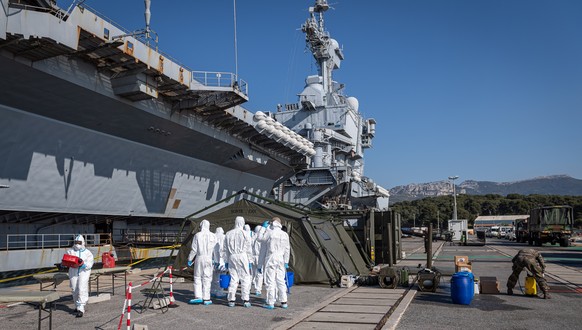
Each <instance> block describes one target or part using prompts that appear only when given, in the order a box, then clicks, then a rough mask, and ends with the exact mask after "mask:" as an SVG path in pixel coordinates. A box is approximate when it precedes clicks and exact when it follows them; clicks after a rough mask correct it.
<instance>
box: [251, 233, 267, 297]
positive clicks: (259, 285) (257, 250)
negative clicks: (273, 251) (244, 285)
mask: <svg viewBox="0 0 582 330" xmlns="http://www.w3.org/2000/svg"><path fill="white" fill-rule="evenodd" d="M261 228H263V227H261V226H256V227H255V235H254V236H253V241H252V244H253V246H252V250H253V281H252V284H253V286H254V288H255V294H256V295H257V296H260V295H261V291H262V290H263V272H262V271H261V272H259V268H264V267H263V266H262V265H260V264H259V256H260V254H261V242H260V241H259V240H258V239H257V236H258V234H259V231H260V230H261ZM261 270H262V269H261Z"/></svg>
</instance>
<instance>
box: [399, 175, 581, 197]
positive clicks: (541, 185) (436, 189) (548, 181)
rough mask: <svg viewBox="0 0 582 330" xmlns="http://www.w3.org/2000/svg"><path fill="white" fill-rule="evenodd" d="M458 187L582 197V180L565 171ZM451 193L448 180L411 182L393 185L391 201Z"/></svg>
mask: <svg viewBox="0 0 582 330" xmlns="http://www.w3.org/2000/svg"><path fill="white" fill-rule="evenodd" d="M455 190H456V192H457V193H458V194H467V195H488V194H496V195H503V196H507V195H509V194H519V195H532V194H541V195H564V196H582V180H580V179H576V178H573V177H571V176H569V175H566V174H559V175H549V176H540V177H535V178H532V179H525V180H519V181H513V182H494V181H477V180H465V181H463V182H461V183H460V184H458V185H455ZM452 194H453V187H452V184H451V182H450V181H448V180H443V181H436V182H428V183H411V184H408V185H403V186H396V187H393V188H391V189H390V203H391V204H392V203H397V202H401V201H410V200H416V199H422V198H426V197H436V196H443V195H452Z"/></svg>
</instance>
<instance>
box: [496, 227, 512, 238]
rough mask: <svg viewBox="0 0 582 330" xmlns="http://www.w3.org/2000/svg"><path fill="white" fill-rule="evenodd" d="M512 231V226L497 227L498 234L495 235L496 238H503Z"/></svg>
mask: <svg viewBox="0 0 582 330" xmlns="http://www.w3.org/2000/svg"><path fill="white" fill-rule="evenodd" d="M512 230H513V227H512V226H499V233H498V234H497V237H498V238H505V236H506V235H507V234H508V233H509V232H510V231H512Z"/></svg>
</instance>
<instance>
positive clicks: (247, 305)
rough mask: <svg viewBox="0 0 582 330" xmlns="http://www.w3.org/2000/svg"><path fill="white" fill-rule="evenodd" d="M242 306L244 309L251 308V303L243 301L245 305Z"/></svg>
mask: <svg viewBox="0 0 582 330" xmlns="http://www.w3.org/2000/svg"><path fill="white" fill-rule="evenodd" d="M243 306H245V307H251V303H250V302H248V301H245V303H244V304H243Z"/></svg>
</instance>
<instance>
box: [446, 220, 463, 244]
mask: <svg viewBox="0 0 582 330" xmlns="http://www.w3.org/2000/svg"><path fill="white" fill-rule="evenodd" d="M467 223H468V222H467V220H466V219H461V220H449V228H448V230H449V232H450V233H451V235H452V241H453V242H459V241H461V239H462V237H463V233H465V234H466V233H467V229H468V227H467ZM466 242H467V237H465V241H464V242H461V243H466Z"/></svg>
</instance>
